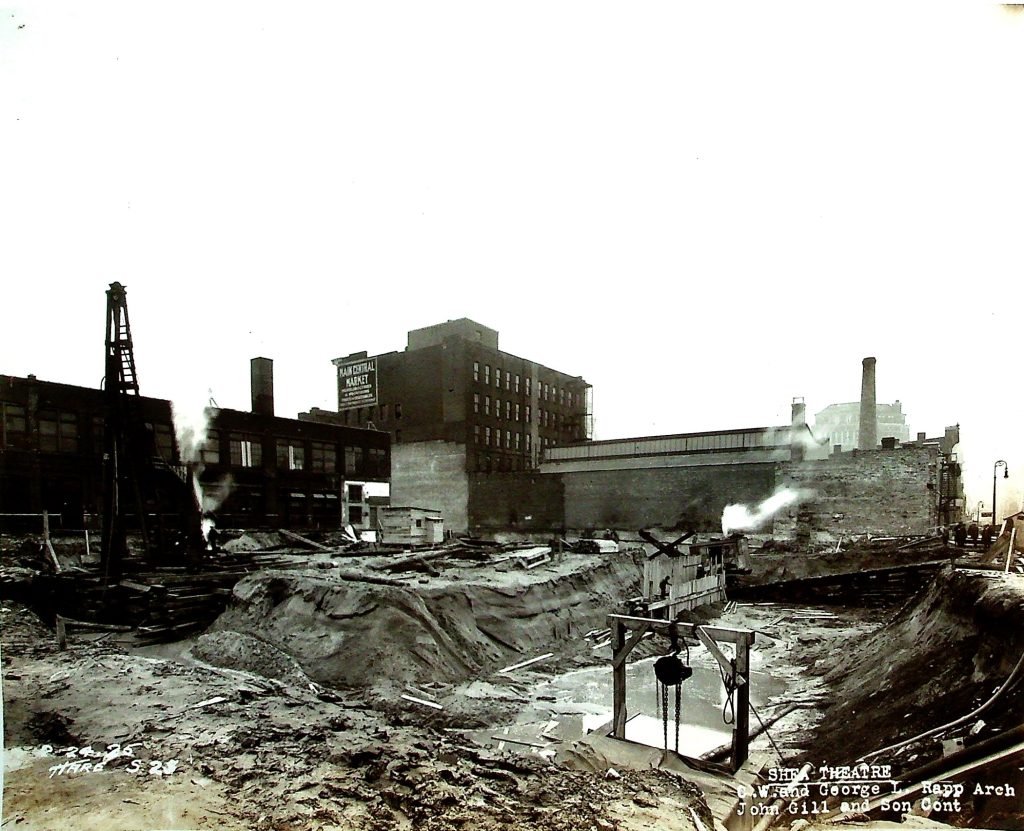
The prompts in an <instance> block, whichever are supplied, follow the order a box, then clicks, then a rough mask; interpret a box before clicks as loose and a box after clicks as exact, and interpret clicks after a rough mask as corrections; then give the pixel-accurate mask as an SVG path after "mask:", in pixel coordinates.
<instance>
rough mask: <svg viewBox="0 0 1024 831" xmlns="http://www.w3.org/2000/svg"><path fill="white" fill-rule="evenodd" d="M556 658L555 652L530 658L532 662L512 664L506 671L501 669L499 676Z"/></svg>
mask: <svg viewBox="0 0 1024 831" xmlns="http://www.w3.org/2000/svg"><path fill="white" fill-rule="evenodd" d="M554 657H555V653H554V652H545V653H544V654H543V655H538V656H537V657H536V658H530V660H528V661H521V662H520V663H518V664H512V666H509V667H505V668H504V669H499V670H498V674H499V675H502V674H504V673H506V672H512V671H513V670H516V669H522V668H523V667H528V666H530V665H531V664H536V663H538V662H540V661H546V660H547V659H548V658H554Z"/></svg>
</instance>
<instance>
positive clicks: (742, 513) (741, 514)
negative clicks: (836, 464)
mask: <svg viewBox="0 0 1024 831" xmlns="http://www.w3.org/2000/svg"><path fill="white" fill-rule="evenodd" d="M813 496H814V491H809V490H806V489H796V488H779V489H778V490H776V491H775V493H773V494H772V495H771V496H769V497H768V498H767V499H766V500H764V501H763V502H762V503H761V504H760V505H758V506H757V507H756V508H754V509H753V510H751V509H750V508H749V507H747V506H746V505H741V504H735V505H726V506H725V510H724V511H722V533H723V534H731V533H733V532H734V531H757V530H758V529H760V528H762V527H763V526H764V525H765V523H767V522H768V520H770V519H771V518H772V517H773V516H775V515H776V514H777V513H779V512H780V511H783V510H785V509H786V508H788V507H789V506H790V505H797V504H799V503H800V502H806V501H807V500H808V499H811V498H812V497H813Z"/></svg>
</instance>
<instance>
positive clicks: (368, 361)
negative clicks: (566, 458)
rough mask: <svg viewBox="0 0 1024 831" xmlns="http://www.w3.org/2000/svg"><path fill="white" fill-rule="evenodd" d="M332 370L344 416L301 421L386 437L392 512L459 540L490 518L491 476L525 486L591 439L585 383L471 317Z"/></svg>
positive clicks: (316, 415) (321, 413)
mask: <svg viewBox="0 0 1024 831" xmlns="http://www.w3.org/2000/svg"><path fill="white" fill-rule="evenodd" d="M333 363H334V365H335V367H336V370H337V377H338V411H337V412H331V411H326V410H321V409H318V408H314V409H312V410H311V411H310V412H308V413H300V414H299V418H301V419H308V420H310V421H317V422H326V423H332V424H339V425H349V426H360V427H367V426H373V427H375V428H377V429H380V430H384V431H386V432H387V433H388V434H389V435H390V437H391V439H392V476H391V488H392V491H391V501H392V504H398V505H401V504H413V505H424V506H426V507H430V508H436V509H440V510H442V511H443V512H444V520H445V527H446V528H449V529H452V530H455V531H464V530H467V529H471V528H475V527H478V523H477V522H475V521H474V518H475V517H477V516H482V515H488V516H490V515H491V514H492V513H493V510H492V508H491V506H490V501H491V500H490V497H489V496H488V495H489V494H490V493H492V491H493V488H491V487H490V486H489V485H487V484H486V482H487V481H488V479H487V477H489V476H494V475H501V474H516V473H519V474H522V475H523V476H526V477H527V478H529V475H530V474H529V472H530V471H533V470H534V469H536V467H537V466H538V465H539V463H540V461H541V459H542V458H543V454H544V452H545V451H546V450H547V449H549V448H552V447H556V446H559V445H562V444H565V443H568V442H578V441H585V440H588V439H589V438H590V435H591V429H590V413H591V409H590V407H591V404H590V402H591V387H590V385H589V384H588V383H587V382H586V381H584V380H583V378H582V377H581V376H573V375H569V374H567V373H565V372H559V371H557V370H554V369H550V368H549V367H546V366H544V365H542V364H540V363H537V362H536V361H532V360H529V359H526V358H520V357H518V356H516V355H512V354H510V353H508V352H503V351H501V350H500V349H499V347H498V332H497V331H495V330H494V329H490V328H488V327H486V326H482V325H481V324H479V323H476V322H474V321H472V320H468V319H466V318H462V319H459V320H450V321H448V322H446V323H441V324H438V325H436V326H428V327H426V328H423V329H416V330H413V331H411V332H409V333H408V339H407V344H406V348H405V350H404V351H401V352H388V353H384V354H381V355H375V356H369V355H368V354H367V353H366V352H357V353H354V354H351V355H348V356H347V357H344V358H337V359H335V360H334V362H333ZM501 513H502V516H503V517H505V518H506V519H507V518H508V517H510V516H512V513H513V512H508V511H505V510H504V509H502V512H501ZM527 515H530V514H529V513H527V514H524V516H527ZM522 521H523V522H527V523H528V522H529V521H528V520H522ZM524 530H528V529H524Z"/></svg>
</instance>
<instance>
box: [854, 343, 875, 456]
mask: <svg viewBox="0 0 1024 831" xmlns="http://www.w3.org/2000/svg"><path fill="white" fill-rule="evenodd" d="M862 363H863V365H864V374H863V376H862V377H861V382H860V433H859V434H858V437H857V447H858V448H859V449H861V450H874V449H875V445H877V444H878V415H877V412H876V409H875V359H874V358H865V359H864V360H863V361H862Z"/></svg>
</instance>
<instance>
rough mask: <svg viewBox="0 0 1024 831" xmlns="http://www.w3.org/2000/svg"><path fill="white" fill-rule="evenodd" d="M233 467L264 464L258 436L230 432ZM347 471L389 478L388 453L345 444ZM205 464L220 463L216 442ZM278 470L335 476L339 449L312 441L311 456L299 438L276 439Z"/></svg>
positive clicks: (205, 456)
mask: <svg viewBox="0 0 1024 831" xmlns="http://www.w3.org/2000/svg"><path fill="white" fill-rule="evenodd" d="M228 448H229V454H230V464H231V466H232V467H249V468H256V467H262V465H263V446H262V440H261V438H260V437H259V436H251V435H245V434H242V433H231V434H230V435H229V437H228ZM343 454H344V457H343V458H344V462H343V464H344V472H345V474H346V475H352V474H360V475H364V476H387V474H388V459H387V456H388V454H387V451H386V450H385V449H383V448H381V447H355V446H353V445H346V446H345V448H344V450H343ZM202 458H203V461H204V462H206V463H208V464H220V452H219V449H218V446H217V443H216V442H211V443H210V444H209V445H208V446H207V447H206V448H204V450H203V457H202ZM276 462H277V468H278V470H310V471H313V472H315V473H336V472H337V471H338V448H337V446H336V445H334V444H333V443H332V442H323V441H311V442H309V454H308V456H307V454H306V447H305V444H304V443H303V442H301V441H299V440H296V439H277V458H276Z"/></svg>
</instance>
